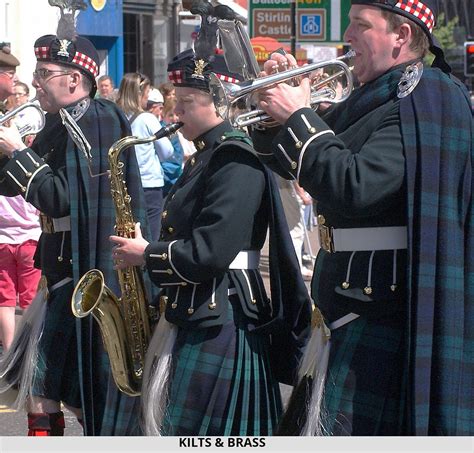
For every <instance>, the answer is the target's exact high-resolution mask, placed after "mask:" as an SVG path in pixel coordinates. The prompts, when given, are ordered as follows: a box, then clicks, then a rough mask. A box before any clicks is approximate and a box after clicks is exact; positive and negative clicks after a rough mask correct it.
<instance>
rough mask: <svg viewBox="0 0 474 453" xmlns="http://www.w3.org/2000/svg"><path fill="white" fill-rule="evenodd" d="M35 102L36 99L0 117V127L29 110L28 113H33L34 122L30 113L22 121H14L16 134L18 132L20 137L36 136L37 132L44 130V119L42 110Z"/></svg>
mask: <svg viewBox="0 0 474 453" xmlns="http://www.w3.org/2000/svg"><path fill="white" fill-rule="evenodd" d="M35 100H36V98H34V99H32V100H31V101H29V102H27V103H25V104H23V105H20V106H19V107H17V108H16V109H13V110H11V111H9V112H7V113H5V115H3V116H0V126H3V125H4V124H5V123H7V122H8V121H10V120H12V119H14V118H15V116H17V115H18V114H19V113H20V112H23V111H24V110H29V111H30V112H34V114H35V118H34V121H33V117H32V115H31V113H30V115H29V117H25V120H22V119H21V118H20V119H17V120H16V121H14V122H15V124H16V126H17V128H18V132H20V135H21V136H22V137H25V136H26V135H31V134H37V133H38V132H40V131H41V130H42V129H43V128H44V125H45V122H46V118H45V114H44V112H43V110H42V108H41V107H40V106H39V105H37V104H36V103H35Z"/></svg>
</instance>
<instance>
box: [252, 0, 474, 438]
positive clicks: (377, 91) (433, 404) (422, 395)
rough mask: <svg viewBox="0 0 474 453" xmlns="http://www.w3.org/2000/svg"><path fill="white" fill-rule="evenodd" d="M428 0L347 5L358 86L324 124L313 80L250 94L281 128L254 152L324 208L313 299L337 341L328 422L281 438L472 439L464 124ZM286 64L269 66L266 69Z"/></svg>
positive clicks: (293, 421)
mask: <svg viewBox="0 0 474 453" xmlns="http://www.w3.org/2000/svg"><path fill="white" fill-rule="evenodd" d="M435 3H436V2H435V1H431V0H423V1H419V0H400V1H396V0H352V7H351V10H350V14H349V17H350V24H349V27H348V28H347V30H346V32H345V37H344V39H345V41H347V42H349V43H350V44H351V46H352V48H353V50H354V51H355V52H356V55H355V58H354V74H355V76H356V77H357V78H358V80H359V82H361V83H362V87H360V88H358V89H356V90H355V91H354V93H353V94H352V96H351V97H350V98H349V99H348V100H347V101H346V102H345V103H343V104H340V105H338V106H336V107H334V108H333V109H330V110H329V111H328V112H327V113H326V114H325V115H324V117H320V116H318V115H317V114H316V113H315V112H314V111H313V110H311V109H310V108H309V98H310V88H309V80H308V79H304V80H302V81H301V83H300V85H299V86H297V87H292V86H290V85H287V84H279V85H277V86H272V87H269V88H267V89H264V90H261V91H260V92H259V106H260V107H261V108H262V109H264V110H265V111H266V112H267V113H268V114H269V115H270V116H272V117H273V118H274V119H275V120H277V121H278V122H279V123H280V124H281V125H282V127H281V129H280V130H279V131H278V134H277V135H276V136H275V137H274V138H273V142H272V146H271V147H269V146H268V141H267V140H266V139H267V138H268V136H269V135H270V132H259V131H256V132H255V134H254V140H255V146H256V148H257V149H258V150H259V151H260V152H266V153H269V151H271V153H270V154H267V156H266V159H267V160H268V161H269V162H270V164H271V165H272V166H273V168H274V169H276V170H277V171H279V172H280V173H281V174H283V175H286V177H288V178H294V179H296V180H297V181H298V182H299V184H300V185H301V186H302V187H303V188H304V189H305V190H306V191H307V192H308V193H309V194H310V195H311V196H313V197H314V198H315V199H316V200H317V212H318V222H319V231H320V239H321V241H320V242H321V251H320V253H319V255H318V258H317V262H316V266H315V277H314V278H313V282H312V292H313V299H314V300H315V301H316V303H317V305H318V307H319V308H320V310H321V311H322V314H323V316H324V318H325V321H326V323H327V325H328V327H329V328H330V330H331V340H330V342H331V352H330V355H329V363H328V370H327V374H326V385H325V387H324V397H323V403H322V407H321V408H320V409H321V411H320V412H318V411H315V413H316V414H318V413H319V414H322V415H321V417H319V418H318V420H316V421H315V420H312V419H311V418H312V417H313V415H307V414H296V415H295V414H294V413H293V414H287V417H286V419H285V420H284V422H283V424H282V431H283V432H285V433H290V434H297V433H303V434H310V435H314V434H315V433H319V432H322V433H325V434H330V435H472V433H473V431H472V430H473V406H472V401H473V391H474V385H473V364H474V360H473V356H472V348H471V349H470V350H469V346H468V345H469V344H470V343H471V344H472V336H473V328H472V327H473V326H472V322H473V313H472V301H473V297H474V295H473V288H474V286H473V283H474V282H473V275H474V273H473V265H474V257H473V253H474V247H473V246H474V235H473V231H472V225H473V222H472V221H473V217H472V216H473V206H472V183H473V181H472V153H473V122H472V114H471V108H470V103H469V97H468V96H467V93H466V90H465V88H464V87H463V86H462V85H461V83H460V82H459V81H458V80H456V79H455V78H454V77H452V76H450V74H449V71H450V68H449V66H448V65H447V64H446V63H445V61H444V59H443V53H442V50H441V49H440V48H439V46H438V45H437V43H436V40H435V39H434V37H433V35H432V31H433V27H434V25H435V23H436V13H437V9H436V6H435ZM428 50H430V51H432V52H433V53H434V54H435V56H436V59H435V61H434V64H433V66H434V67H433V68H429V67H427V66H426V65H425V66H423V63H422V59H423V57H424V56H425V54H426V53H427V52H428ZM294 63H295V60H294V58H293V57H292V56H291V55H286V56H283V55H279V54H273V55H272V56H271V59H270V60H269V61H267V62H266V63H265V71H266V72H267V73H268V74H270V73H272V72H273V71H274V67H275V66H276V67H283V66H284V65H285V66H286V65H288V64H289V65H290V66H291V65H293V64H294ZM305 371H307V376H306V377H308V376H317V373H316V371H315V370H314V369H313V370H305ZM304 382H305V381H304V379H303V380H302V381H301V383H304ZM314 388H316V387H314ZM308 399H309V400H310V401H311V403H310V408H311V406H315V405H316V404H319V403H316V402H314V401H315V399H316V398H314V395H313V399H312V400H311V395H308Z"/></svg>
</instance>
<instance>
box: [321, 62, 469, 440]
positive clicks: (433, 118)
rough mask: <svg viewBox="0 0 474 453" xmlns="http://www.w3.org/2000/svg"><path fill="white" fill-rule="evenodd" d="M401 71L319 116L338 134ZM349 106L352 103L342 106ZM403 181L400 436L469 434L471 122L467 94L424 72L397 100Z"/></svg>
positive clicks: (390, 90)
mask: <svg viewBox="0 0 474 453" xmlns="http://www.w3.org/2000/svg"><path fill="white" fill-rule="evenodd" d="M403 70H404V67H397V68H395V69H394V70H392V71H390V72H388V73H387V74H385V75H383V76H382V77H379V78H378V79H377V80H375V81H374V82H371V83H368V84H366V85H364V86H363V87H361V88H360V89H358V90H356V91H355V92H354V94H353V95H351V98H349V100H348V101H347V103H346V105H345V108H336V109H334V110H333V111H332V112H330V113H329V114H328V116H327V117H326V118H325V119H326V121H327V122H328V124H331V125H332V126H333V130H334V131H335V132H336V134H337V133H338V132H340V131H342V130H345V128H346V127H347V125H348V124H351V123H352V122H353V121H356V120H357V119H359V118H360V117H362V116H363V115H364V113H365V112H367V111H370V110H372V109H373V108H375V107H377V106H378V105H382V104H383V103H385V102H388V100H390V99H392V98H394V97H395V96H396V91H397V84H398V81H399V80H400V77H401V75H402V73H403ZM348 106H349V107H348ZM400 119H401V130H402V135H403V141H404V148H405V157H406V175H407V205H408V212H407V222H408V252H409V265H408V269H407V281H408V307H409V313H408V321H407V326H406V334H405V335H406V336H407V338H408V340H407V343H408V344H407V350H406V354H407V356H406V363H405V365H404V369H405V370H406V372H407V388H406V390H405V391H404V394H403V398H404V400H405V401H406V420H405V425H406V426H405V428H404V432H403V434H408V435H432V434H442V435H472V434H473V433H474V413H473V412H474V407H473V404H472V401H473V398H474V396H473V392H474V357H473V354H474V353H473V351H474V339H473V331H474V329H473V321H474V310H473V301H474V270H473V265H474V235H473V231H472V224H473V216H474V210H473V206H472V203H473V198H472V190H473V180H472V174H473V169H472V165H473V158H472V153H473V122H472V111H471V107H470V105H469V98H468V95H467V93H466V90H465V88H464V87H463V86H462V84H461V83H460V82H459V81H457V80H456V79H455V78H450V77H449V76H447V75H446V74H443V73H442V72H441V71H440V70H438V69H430V68H425V69H424V72H423V77H422V78H421V81H420V83H419V85H418V86H417V87H416V89H415V90H414V91H413V93H411V95H410V96H407V97H406V98H404V99H402V100H401V101H400Z"/></svg>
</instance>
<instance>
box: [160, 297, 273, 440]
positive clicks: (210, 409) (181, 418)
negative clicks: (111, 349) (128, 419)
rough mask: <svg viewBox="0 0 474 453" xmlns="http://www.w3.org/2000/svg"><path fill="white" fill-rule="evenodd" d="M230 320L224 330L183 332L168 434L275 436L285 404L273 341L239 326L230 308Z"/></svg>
mask: <svg viewBox="0 0 474 453" xmlns="http://www.w3.org/2000/svg"><path fill="white" fill-rule="evenodd" d="M233 298H234V296H231V299H233ZM237 304H238V302H237ZM237 304H236V305H237ZM228 319H229V320H228V321H227V323H225V324H224V325H223V326H217V327H212V328H207V329H195V330H184V329H179V332H178V336H177V339H176V344H175V349H174V353H173V369H172V376H171V384H170V398H169V405H168V411H167V416H166V418H165V422H164V432H165V433H166V434H167V435H171V436H192V435H194V436H197V435H199V436H266V435H272V434H273V432H274V429H275V428H276V426H277V423H278V420H279V417H280V415H281V411H282V404H281V396H280V389H279V385H278V382H277V381H276V380H275V379H274V377H273V376H272V372H271V370H270V364H269V360H268V346H267V341H268V339H267V338H266V337H264V336H261V335H256V334H254V333H251V332H248V331H245V330H243V329H242V328H239V327H237V326H236V322H235V320H234V319H235V312H234V309H232V307H231V306H230V304H229V317H228Z"/></svg>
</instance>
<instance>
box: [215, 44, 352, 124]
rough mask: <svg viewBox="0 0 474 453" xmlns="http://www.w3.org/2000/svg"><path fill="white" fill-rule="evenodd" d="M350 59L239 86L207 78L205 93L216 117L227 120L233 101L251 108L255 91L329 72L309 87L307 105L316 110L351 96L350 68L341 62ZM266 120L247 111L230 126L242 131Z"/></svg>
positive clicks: (261, 115)
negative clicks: (243, 102)
mask: <svg viewBox="0 0 474 453" xmlns="http://www.w3.org/2000/svg"><path fill="white" fill-rule="evenodd" d="M353 56H354V52H353V51H349V52H348V53H346V54H345V55H343V56H342V57H339V58H336V59H333V60H328V61H323V62H319V63H313V64H309V65H306V66H301V67H298V68H293V69H288V70H286V71H281V72H277V73H275V74H271V75H268V76H265V77H261V78H257V79H254V80H246V81H244V82H239V83H230V82H225V81H222V80H220V79H219V77H218V76H217V75H215V74H211V75H210V79H209V89H210V92H211V96H212V99H213V102H214V106H215V108H216V111H217V113H218V114H219V115H220V116H221V118H223V119H229V117H230V113H231V109H232V107H233V106H234V105H235V103H236V101H238V100H239V99H242V98H246V100H247V104H251V98H252V96H253V95H254V94H256V93H257V92H258V90H261V89H264V88H268V87H270V86H272V85H275V84H278V83H282V82H289V83H294V82H295V81H296V83H298V77H301V76H309V77H311V78H312V77H313V76H312V73H315V72H316V73H318V72H319V73H324V74H325V75H326V73H327V72H329V74H330V75H329V76H328V77H325V78H324V79H323V80H321V81H318V82H317V83H313V84H312V86H311V105H312V107H313V108H317V105H318V104H320V103H322V102H329V103H337V102H342V101H344V100H345V99H347V97H348V96H349V95H350V94H351V92H352V88H353V77H352V72H351V68H350V67H349V66H348V65H347V64H346V63H344V62H343V61H342V60H345V59H349V58H351V57H353ZM338 85H339V86H338ZM339 92H340V93H339ZM269 119H270V117H269V116H268V115H266V114H265V112H263V111H261V110H251V111H250V112H248V113H244V114H243V117H238V118H237V120H234V124H235V125H236V126H237V127H243V126H248V125H251V124H256V123H260V122H262V121H268V120H269Z"/></svg>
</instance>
